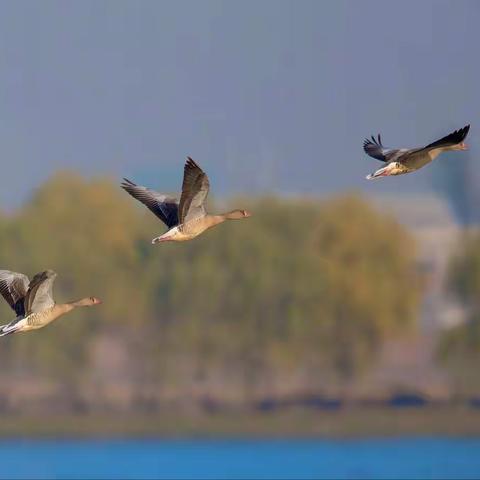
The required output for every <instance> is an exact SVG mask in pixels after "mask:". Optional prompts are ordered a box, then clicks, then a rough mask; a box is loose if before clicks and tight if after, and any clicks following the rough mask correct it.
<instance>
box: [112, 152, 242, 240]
mask: <svg viewBox="0 0 480 480" xmlns="http://www.w3.org/2000/svg"><path fill="white" fill-rule="evenodd" d="M123 180H124V181H123V183H122V184H121V187H122V188H123V189H124V190H125V191H126V192H127V193H129V194H130V195H131V196H132V197H133V198H136V199H137V200H138V201H140V202H142V203H143V204H144V205H145V206H146V207H147V208H148V209H149V210H150V211H151V212H152V213H154V214H155V215H156V216H157V217H158V218H159V219H160V220H161V221H162V222H163V223H164V224H165V225H166V226H167V227H168V228H169V230H168V231H167V232H165V233H164V234H163V235H160V236H159V237H156V238H154V239H153V240H152V243H159V242H170V241H172V242H184V241H186V240H192V239H193V238H195V237H197V236H198V235H200V234H201V233H203V232H204V231H205V230H208V229H209V228H212V227H214V226H215V225H218V224H219V223H223V222H224V221H225V220H239V219H242V218H247V217H250V216H251V214H250V212H248V211H246V210H233V211H231V212H228V213H223V214H220V215H210V214H208V213H207V211H206V210H205V200H206V198H207V195H208V191H209V189H210V183H209V181H208V177H207V175H206V174H205V172H204V171H203V170H202V169H201V168H200V167H199V166H198V165H197V164H196V163H195V162H194V161H193V160H192V159H191V158H190V157H187V161H186V163H185V167H184V172H183V184H182V194H181V196H180V202H177V200H176V199H175V198H170V197H167V196H166V195H162V194H161V193H158V192H155V191H154V190H150V189H148V188H146V187H142V186H140V185H136V184H135V183H133V182H131V181H130V180H127V179H126V178H124V179H123Z"/></svg>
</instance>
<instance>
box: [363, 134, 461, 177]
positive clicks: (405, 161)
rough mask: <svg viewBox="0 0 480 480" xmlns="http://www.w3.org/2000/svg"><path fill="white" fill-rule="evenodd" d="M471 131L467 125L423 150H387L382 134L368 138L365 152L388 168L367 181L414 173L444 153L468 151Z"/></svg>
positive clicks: (422, 148) (378, 171)
mask: <svg viewBox="0 0 480 480" xmlns="http://www.w3.org/2000/svg"><path fill="white" fill-rule="evenodd" d="M469 130H470V125H467V126H465V127H463V128H461V129H459V130H455V131H454V132H453V133H450V134H449V135H447V136H446V137H443V138H441V139H440V140H437V141H436V142H433V143H431V144H430V145H427V146H426V147H421V148H400V149H391V148H385V147H384V146H383V144H382V139H381V138H380V134H378V137H377V138H375V137H374V136H373V135H372V137H371V139H368V138H367V139H365V141H364V142H363V150H364V151H365V153H366V154H367V155H370V156H371V157H373V158H376V159H377V160H381V161H382V162H385V163H386V166H385V167H383V168H380V169H378V170H377V171H375V172H373V173H372V174H370V175H367V180H371V179H373V178H378V177H388V176H390V175H403V174H404V173H410V172H414V171H415V170H418V169H419V168H422V167H423V166H425V165H427V163H430V162H431V161H432V160H434V159H435V158H436V157H437V156H438V155H440V153H442V152H448V151H450V150H467V149H468V147H467V145H466V144H465V143H464V140H465V137H466V136H467V134H468V131H469Z"/></svg>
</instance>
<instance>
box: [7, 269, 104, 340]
mask: <svg viewBox="0 0 480 480" xmlns="http://www.w3.org/2000/svg"><path fill="white" fill-rule="evenodd" d="M56 276H57V274H56V273H55V272H54V271H53V270H45V271H44V272H41V273H37V274H36V275H35V276H34V277H33V278H32V280H31V281H29V280H28V277H27V276H26V275H23V274H22V273H16V272H10V271H8V270H0V293H1V294H2V296H3V298H4V299H5V300H6V301H7V302H8V304H9V305H10V306H11V307H12V309H13V311H14V312H15V313H16V315H17V317H16V318H15V320H12V321H11V322H10V323H8V324H6V325H2V326H0V337H3V336H5V335H10V334H11V333H19V332H28V331H29V330H36V329H37V328H42V327H45V326H46V325H48V324H49V323H50V322H53V320H56V319H57V318H58V317H60V316H62V315H65V314H66V313H68V312H71V311H72V310H73V309H74V308H76V307H91V306H93V305H98V304H99V303H102V302H101V301H100V300H99V299H98V298H95V297H87V298H82V299H81V300H77V301H76V302H68V303H55V301H54V300H53V298H52V288H53V282H54V281H55V278H56Z"/></svg>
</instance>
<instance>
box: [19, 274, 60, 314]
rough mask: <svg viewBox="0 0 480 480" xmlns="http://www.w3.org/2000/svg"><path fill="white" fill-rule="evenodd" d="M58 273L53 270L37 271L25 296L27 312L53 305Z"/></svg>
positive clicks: (41, 309) (35, 311) (40, 310)
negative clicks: (54, 283) (54, 286)
mask: <svg viewBox="0 0 480 480" xmlns="http://www.w3.org/2000/svg"><path fill="white" fill-rule="evenodd" d="M56 277H57V274H56V273H55V272H54V271H53V270H45V271H44V272H40V273H37V274H36V275H35V276H34V277H33V278H32V280H31V282H30V284H29V286H28V291H27V295H26V297H25V312H26V314H29V313H38V312H42V311H44V310H46V309H47V308H50V307H53V306H54V305H55V302H54V300H53V282H54V281H55V278H56Z"/></svg>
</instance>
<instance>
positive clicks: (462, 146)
mask: <svg viewBox="0 0 480 480" xmlns="http://www.w3.org/2000/svg"><path fill="white" fill-rule="evenodd" d="M459 147H460V150H468V145H467V144H466V143H465V142H462V143H461V144H460V145H459Z"/></svg>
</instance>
